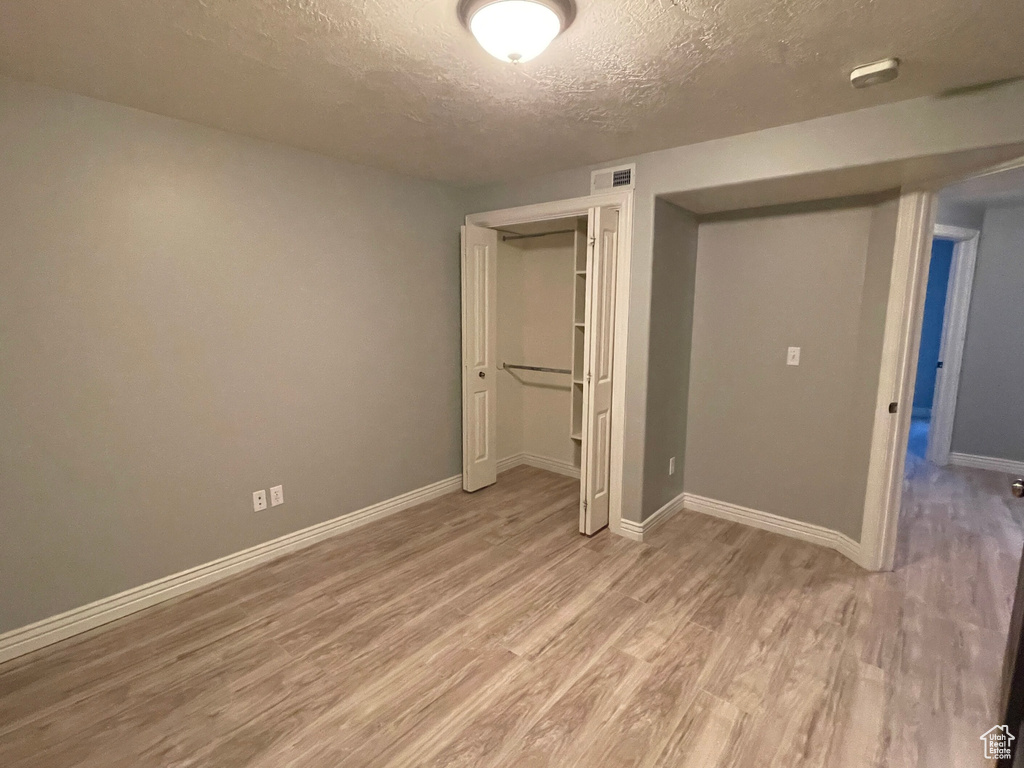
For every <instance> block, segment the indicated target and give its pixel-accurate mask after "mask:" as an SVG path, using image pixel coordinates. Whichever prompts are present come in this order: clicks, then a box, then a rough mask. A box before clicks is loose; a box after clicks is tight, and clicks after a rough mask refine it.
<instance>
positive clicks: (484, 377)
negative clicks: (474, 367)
mask: <svg viewBox="0 0 1024 768" xmlns="http://www.w3.org/2000/svg"><path fill="white" fill-rule="evenodd" d="M480 378H481V379H486V378H487V374H486V373H484V372H483V371H480Z"/></svg>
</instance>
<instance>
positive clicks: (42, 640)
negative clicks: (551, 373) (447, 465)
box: [0, 475, 462, 663]
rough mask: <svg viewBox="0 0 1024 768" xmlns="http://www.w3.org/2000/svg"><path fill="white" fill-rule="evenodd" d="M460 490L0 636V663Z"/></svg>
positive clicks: (451, 484) (458, 479)
mask: <svg viewBox="0 0 1024 768" xmlns="http://www.w3.org/2000/svg"><path fill="white" fill-rule="evenodd" d="M460 488H462V475H456V476H455V477H449V478H447V479H445V480H439V481H438V482H436V483H432V484H430V485H425V486H423V487H422V488H417V489H416V490H414V491H409V492H408V493H403V494H402V495H400V496H395V497H394V498H391V499H387V500H385V501H382V502H379V503H377V504H372V505H370V506H369V507H364V508H363V509H360V510H356V511H355V512H350V513H349V514H347V515H342V516H341V517H336V518H334V519H333V520H328V521H326V522H323V523H318V524H317V525H313V526H310V527H309V528H303V529H302V530H301V531H295V532H294V533H289V534H286V535H284V536H281V537H279V538H276V539H273V540H271V541H268V542H265V543H263V544H257V545H256V546H255V547H250V548H249V549H244V550H242V551H241V552H236V553H234V554H232V555H227V556H226V557H222V558H220V559H218V560H213V561H211V562H209V563H204V564H203V565H198V566H196V567H195V568H189V569H188V570H186V571H181V572H180V573H175V574H173V575H171V576H165V577H164V578H162V579H157V580H156V581H151V582H149V583H148V584H143V585H141V586H138V587H135V588H133V589H129V590H126V591H125V592H121V593H119V594H116V595H111V596H110V597H105V598H103V599H101V600H97V601H96V602H93V603H89V604H88V605H83V606H81V607H80V608H73V609H72V610H70V611H66V612H64V613H61V614H58V615H56V616H51V617H50V618H48V619H42V620H41V621H37V622H35V623H34V624H29V625H28V626H25V627H19V628H18V629H13V630H11V631H9V632H5V633H4V634H2V635H0V663H3V662H4V661H8V660H10V659H13V658H16V657H18V656H22V655H24V654H26V653H30V652H32V651H34V650H37V649H39V648H43V647H45V646H47V645H51V644H52V643H56V642H59V641H61V640H64V639H66V638H69V637H72V636H73V635H77V634H80V633H82V632H86V631H88V630H90V629H94V628H96V627H99V626H102V625H103V624H108V623H110V622H111V621H114V620H116V619H120V618H122V617H124V616H128V615H129V614H132V613H135V612H136V611H141V610H142V609H143V608H148V607H149V606H152V605H156V604H157V603H162V602H164V601H165V600H170V599H171V598H173V597H177V596H178V595H182V594H185V593H186V592H191V591H193V590H196V589H199V588H200V587H205V586H207V585H209V584H212V583H214V582H216V581H220V580H221V579H224V578H227V577H228V576H231V575H233V574H236V573H240V572H241V571H245V570H248V569H249V568H253V567H255V566H257V565H260V564H262V563H266V562H268V561H270V560H274V559H276V558H278V557H281V556H282V555H286V554H288V553H289V552H294V551H295V550H298V549H302V548H304V547H308V546H310V545H312V544H316V543H317V542H319V541H323V540H324V539H328V538H331V537H332V536H337V535H338V534H339V533H343V532H345V531H349V530H352V529H353V528H359V527H360V526H363V525H366V524H367V523H372V522H373V521H375V520H380V519H381V518H384V517H387V516H388V515H393V514H394V513H396V512H401V511H402V510H404V509H408V508H409V507H413V506H416V505H417V504H422V503H423V502H426V501H430V500H431V499H436V498H438V497H439V496H444V495H445V494H446V493H451V492H452V491H457V490H459V489H460Z"/></svg>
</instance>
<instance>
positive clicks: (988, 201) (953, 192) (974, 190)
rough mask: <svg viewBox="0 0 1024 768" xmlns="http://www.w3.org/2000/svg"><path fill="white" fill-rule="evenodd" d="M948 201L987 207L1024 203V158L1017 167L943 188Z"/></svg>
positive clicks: (944, 196) (945, 198)
mask: <svg viewBox="0 0 1024 768" xmlns="http://www.w3.org/2000/svg"><path fill="white" fill-rule="evenodd" d="M942 198H943V200H946V201H948V202H952V203H959V204H963V205H969V206H975V207H982V208H983V207H985V206H998V205H1024V159H1022V160H1020V161H1018V164H1017V165H1016V167H1012V168H1009V169H1007V170H1002V171H998V172H996V173H986V174H983V175H981V176H975V177H974V178H971V179H967V180H966V181H962V182H960V183H959V184H954V185H952V186H950V187H946V188H945V189H944V190H942Z"/></svg>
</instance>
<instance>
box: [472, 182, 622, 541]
mask: <svg viewBox="0 0 1024 768" xmlns="http://www.w3.org/2000/svg"><path fill="white" fill-rule="evenodd" d="M600 207H611V208H617V209H618V211H619V253H618V264H617V266H616V270H615V310H614V311H615V340H614V351H613V353H612V355H613V359H612V377H613V381H612V414H611V416H612V425H611V432H612V436H611V451H610V453H611V467H610V468H609V480H610V481H611V487H610V489H609V491H610V499H609V508H608V528H609V529H610V530H611V531H612V533H616V534H619V535H622V480H623V475H624V466H625V464H624V455H623V449H624V445H625V440H624V435H625V431H624V423H623V422H624V420H625V419H624V416H625V411H626V343H627V341H628V331H629V284H630V262H631V257H632V251H633V191H632V190H623V191H620V192H607V193H605V194H601V195H588V196H587V197H576V198H572V199H570V200H554V201H552V202H548V203H536V204H534V205H524V206H520V207H517V208H505V209H502V210H498V211H485V212H483V213H474V214H470V215H469V216H467V217H466V224H471V225H474V226H477V227H492V228H500V227H507V226H511V225H513V224H525V223H527V222H535V221H548V220H550V219H563V218H568V217H570V216H586V215H588V214H589V212H590V209H591V208H600Z"/></svg>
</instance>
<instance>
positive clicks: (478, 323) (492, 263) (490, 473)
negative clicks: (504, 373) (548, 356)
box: [462, 226, 498, 491]
mask: <svg viewBox="0 0 1024 768" xmlns="http://www.w3.org/2000/svg"><path fill="white" fill-rule="evenodd" d="M497 256H498V233H497V232H495V231H494V230H493V229H485V228H483V227H474V226H465V227H463V228H462V487H463V488H464V489H465V490H467V491H476V490H479V489H480V488H483V487H485V486H488V485H491V484H493V483H494V481H495V480H496V479H497V475H498V460H497V453H498V451H497V448H498V445H497V431H496V427H497V376H496V373H497V364H496V362H495V355H496V352H497V294H498V280H497Z"/></svg>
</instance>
